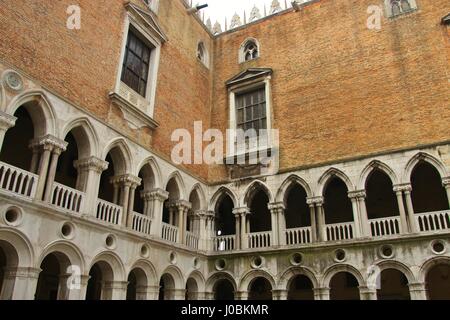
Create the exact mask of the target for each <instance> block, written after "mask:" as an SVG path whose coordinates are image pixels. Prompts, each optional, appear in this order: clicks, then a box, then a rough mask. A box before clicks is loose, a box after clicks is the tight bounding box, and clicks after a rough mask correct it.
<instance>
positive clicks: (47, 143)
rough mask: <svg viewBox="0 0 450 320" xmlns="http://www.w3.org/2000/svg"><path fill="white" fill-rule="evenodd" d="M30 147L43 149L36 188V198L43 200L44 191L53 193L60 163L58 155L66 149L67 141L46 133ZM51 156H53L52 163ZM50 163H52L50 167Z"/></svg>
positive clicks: (33, 141)
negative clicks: (57, 167)
mask: <svg viewBox="0 0 450 320" xmlns="http://www.w3.org/2000/svg"><path fill="white" fill-rule="evenodd" d="M30 147H31V148H33V149H34V148H40V149H41V150H42V155H41V158H40V162H39V169H38V175H39V181H38V185H37V188H36V199H37V200H43V198H44V192H45V196H47V194H50V193H51V190H52V188H53V182H54V179H55V174H56V166H57V164H58V157H59V154H60V153H61V151H65V150H66V147H67V142H65V141H62V140H60V139H58V138H56V137H54V136H52V135H46V136H44V137H41V138H37V139H34V140H32V142H31V143H30ZM52 153H53V156H52ZM50 156H52V162H51V164H50ZM49 164H50V165H51V168H50V169H49ZM47 176H48V179H47ZM46 189H47V191H46Z"/></svg>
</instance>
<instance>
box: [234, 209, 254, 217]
mask: <svg viewBox="0 0 450 320" xmlns="http://www.w3.org/2000/svg"><path fill="white" fill-rule="evenodd" d="M233 214H234V216H235V217H237V216H242V215H243V216H246V215H249V214H251V212H250V208H248V207H242V208H234V209H233Z"/></svg>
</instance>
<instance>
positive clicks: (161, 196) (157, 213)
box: [145, 189, 169, 238]
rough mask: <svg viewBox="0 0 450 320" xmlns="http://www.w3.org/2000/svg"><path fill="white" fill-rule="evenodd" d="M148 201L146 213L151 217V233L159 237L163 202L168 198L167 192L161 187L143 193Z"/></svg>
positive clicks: (160, 234)
mask: <svg viewBox="0 0 450 320" xmlns="http://www.w3.org/2000/svg"><path fill="white" fill-rule="evenodd" d="M145 197H148V199H149V201H150V203H149V208H150V209H148V211H147V213H146V214H147V215H148V216H151V217H152V226H151V234H152V235H154V236H157V237H159V238H161V236H162V220H163V208H164V202H165V201H166V200H167V199H168V198H169V193H168V192H167V191H165V190H163V189H154V190H152V191H150V192H149V193H146V194H145Z"/></svg>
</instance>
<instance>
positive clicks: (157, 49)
mask: <svg viewBox="0 0 450 320" xmlns="http://www.w3.org/2000/svg"><path fill="white" fill-rule="evenodd" d="M125 8H126V11H127V12H126V16H125V23H124V28H123V37H122V48H121V53H120V59H119V64H118V68H117V74H116V82H115V86H114V90H113V92H111V93H110V94H109V96H110V98H111V100H112V102H114V103H115V104H117V105H118V106H119V107H120V109H121V111H122V113H123V115H124V117H125V119H126V120H127V121H128V124H129V126H130V127H131V128H134V129H137V128H141V127H144V126H147V127H150V128H151V129H155V128H157V127H158V123H157V122H156V121H155V120H153V115H154V109H155V100H156V87H157V80H158V69H159V61H160V56H161V47H162V45H163V44H164V42H166V41H167V37H166V36H165V34H164V32H163V31H162V29H161V27H160V26H159V24H158V21H157V18H156V16H155V15H154V14H153V13H151V12H150V11H146V10H144V9H142V8H140V7H138V6H136V5H134V4H132V3H127V4H126V5H125ZM130 30H133V32H135V34H136V35H137V36H138V37H139V38H140V39H141V40H142V41H144V42H145V43H146V44H147V45H148V46H149V47H151V48H152V52H151V56H150V64H149V71H148V81H147V90H146V95H145V97H143V96H141V95H139V93H137V92H135V91H134V90H133V89H131V88H130V87H128V86H127V85H126V84H125V83H123V82H122V81H121V76H122V69H123V60H124V58H125V51H126V45H127V40H128V34H129V32H130Z"/></svg>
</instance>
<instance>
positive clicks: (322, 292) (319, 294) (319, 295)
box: [313, 288, 330, 300]
mask: <svg viewBox="0 0 450 320" xmlns="http://www.w3.org/2000/svg"><path fill="white" fill-rule="evenodd" d="M313 291H314V300H330V288H314V289H313Z"/></svg>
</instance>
